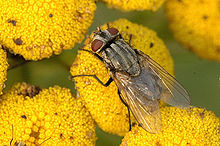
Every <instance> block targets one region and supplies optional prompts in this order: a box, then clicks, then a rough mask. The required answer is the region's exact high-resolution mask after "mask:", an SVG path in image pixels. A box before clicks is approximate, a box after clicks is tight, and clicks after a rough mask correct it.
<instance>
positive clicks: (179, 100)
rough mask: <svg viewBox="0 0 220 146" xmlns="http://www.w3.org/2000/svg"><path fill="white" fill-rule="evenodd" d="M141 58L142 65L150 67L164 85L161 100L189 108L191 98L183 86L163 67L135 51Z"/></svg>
mask: <svg viewBox="0 0 220 146" xmlns="http://www.w3.org/2000/svg"><path fill="white" fill-rule="evenodd" d="M135 51H136V53H137V54H138V56H139V58H140V59H139V61H140V64H142V65H144V66H148V67H149V68H150V69H151V70H152V71H153V72H154V74H155V75H157V76H158V77H159V78H160V80H161V83H162V93H161V95H160V99H161V100H162V101H164V102H166V103H168V104H170V105H172V106H176V107H180V108H187V107H189V106H190V98H189V94H188V93H187V91H186V90H185V89H184V88H183V86H182V85H181V84H180V83H179V82H178V81H177V80H176V79H175V78H174V77H173V76H171V75H170V74H169V73H168V72H167V71H166V70H165V69H164V68H163V67H161V66H160V65H159V64H158V63H156V62H155V61H154V60H152V59H151V58H150V57H149V56H147V55H145V54H144V53H143V52H141V51H140V50H135Z"/></svg>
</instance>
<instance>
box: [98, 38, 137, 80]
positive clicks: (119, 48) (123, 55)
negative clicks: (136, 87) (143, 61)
mask: <svg viewBox="0 0 220 146" xmlns="http://www.w3.org/2000/svg"><path fill="white" fill-rule="evenodd" d="M102 56H103V58H104V61H105V62H106V64H107V65H108V66H109V67H110V69H111V68H112V69H115V70H116V71H123V72H126V73H128V74H129V75H131V76H137V75H139V74H140V66H139V63H138V59H137V55H136V53H135V52H134V50H133V49H132V48H131V47H130V46H129V45H128V44H127V43H126V42H124V40H123V39H118V40H116V41H115V42H114V43H112V44H110V46H109V47H108V48H106V49H105V50H104V51H103V52H102Z"/></svg>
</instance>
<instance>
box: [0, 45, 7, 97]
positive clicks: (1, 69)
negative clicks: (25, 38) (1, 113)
mask: <svg viewBox="0 0 220 146" xmlns="http://www.w3.org/2000/svg"><path fill="white" fill-rule="evenodd" d="M7 69H8V62H7V54H6V52H5V51H4V50H3V49H2V48H1V46H0V95H1V94H2V89H3V88H4V87H5V84H4V82H5V81H6V76H7Z"/></svg>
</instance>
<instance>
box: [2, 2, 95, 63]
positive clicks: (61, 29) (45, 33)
mask: <svg viewBox="0 0 220 146" xmlns="http://www.w3.org/2000/svg"><path fill="white" fill-rule="evenodd" d="M0 5H1V9H0V16H1V18H0V26H1V27H0V32H1V33H0V42H1V45H3V46H5V47H6V48H8V49H9V50H10V51H12V52H14V53H15V54H20V55H22V56H23V57H24V58H25V59H26V60H40V59H43V58H49V57H50V56H51V55H53V54H56V55H57V54H60V53H61V51H62V50H64V49H71V48H72V47H73V46H74V45H75V44H76V43H80V42H81V41H82V40H83V38H84V34H85V32H86V31H87V29H88V27H89V26H90V25H91V23H92V20H93V17H94V12H95V10H96V5H95V3H94V1H93V0H59V1H57V0H29V1H22V0H4V1H0Z"/></svg>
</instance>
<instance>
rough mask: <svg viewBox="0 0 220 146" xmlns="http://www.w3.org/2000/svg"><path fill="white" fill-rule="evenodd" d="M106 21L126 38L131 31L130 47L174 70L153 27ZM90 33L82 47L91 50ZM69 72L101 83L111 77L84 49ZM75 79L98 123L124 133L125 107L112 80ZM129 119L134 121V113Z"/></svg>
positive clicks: (119, 133) (121, 21) (120, 20)
mask: <svg viewBox="0 0 220 146" xmlns="http://www.w3.org/2000/svg"><path fill="white" fill-rule="evenodd" d="M109 25H110V27H111V26H112V27H115V28H117V29H118V30H119V32H120V33H121V34H122V36H123V38H124V39H125V40H126V41H127V42H128V40H129V35H130V34H132V39H131V46H132V47H133V48H136V49H139V50H141V51H143V52H144V53H146V54H148V55H149V56H150V57H152V58H153V59H154V60H155V61H156V62H158V63H159V64H161V65H162V66H163V67H164V68H165V69H166V70H167V71H168V72H170V73H171V74H173V61H172V58H171V56H170V54H169V51H168V50H167V48H166V46H165V45H164V43H163V42H162V41H161V40H160V39H159V38H158V37H157V35H156V33H155V32H154V31H152V30H149V29H148V28H145V27H143V26H141V25H137V24H134V23H131V22H129V21H128V20H126V19H119V20H117V21H115V22H111V23H109ZM101 29H107V25H104V26H102V27H101ZM92 36H93V35H91V36H90V37H89V38H88V39H87V40H86V42H85V47H84V49H87V50H91V46H90V43H91V39H92ZM70 72H71V74H72V75H80V74H90V75H97V77H98V78H99V79H101V81H102V82H104V83H106V82H107V80H108V79H109V78H110V75H109V72H108V71H107V69H106V66H105V64H104V63H103V62H101V61H100V60H98V59H97V58H96V57H94V55H92V54H90V53H88V52H85V51H79V53H78V56H77V58H76V60H75V62H74V63H73V65H72V67H71V71H70ZM74 80H75V86H76V89H77V90H78V91H79V93H80V96H81V97H82V98H83V100H84V102H85V106H86V107H87V108H88V110H89V111H90V113H91V115H92V117H93V119H95V121H96V123H97V124H98V125H99V127H101V128H102V129H103V130H104V131H106V132H109V133H114V134H118V135H124V134H125V133H126V132H127V131H128V130H129V122H128V111H127V108H126V106H125V105H124V104H123V103H122V102H121V100H120V98H119V96H118V93H117V90H118V88H117V87H116V85H115V83H114V82H112V83H111V84H110V85H109V86H108V87H103V86H102V85H101V84H100V83H99V82H97V81H96V80H95V79H94V78H92V77H77V78H74ZM132 121H134V118H133V117H132Z"/></svg>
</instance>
